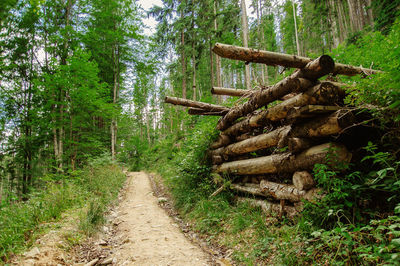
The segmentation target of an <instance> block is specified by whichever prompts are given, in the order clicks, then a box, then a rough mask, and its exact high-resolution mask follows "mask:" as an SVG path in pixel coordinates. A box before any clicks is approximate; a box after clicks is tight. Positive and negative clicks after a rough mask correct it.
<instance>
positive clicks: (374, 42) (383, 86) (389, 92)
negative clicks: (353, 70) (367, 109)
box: [332, 20, 400, 120]
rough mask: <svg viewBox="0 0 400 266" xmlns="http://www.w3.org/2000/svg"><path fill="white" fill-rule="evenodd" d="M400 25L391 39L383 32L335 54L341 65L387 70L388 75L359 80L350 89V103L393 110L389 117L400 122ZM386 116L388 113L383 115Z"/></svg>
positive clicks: (392, 31) (337, 50) (397, 25)
mask: <svg viewBox="0 0 400 266" xmlns="http://www.w3.org/2000/svg"><path fill="white" fill-rule="evenodd" d="M399 41H400V21H399V20H397V21H396V22H395V23H394V24H393V26H392V28H391V30H390V32H389V33H388V35H383V34H382V33H380V32H370V33H366V34H363V36H362V37H361V38H359V39H358V40H357V41H356V43H355V44H350V45H347V46H345V45H340V46H339V47H338V48H337V49H335V50H334V51H333V52H332V55H333V57H334V58H335V59H336V60H337V61H339V62H346V63H349V64H352V65H357V66H359V65H362V66H364V67H366V68H368V67H372V68H374V69H380V70H383V71H384V73H380V74H376V75H373V76H370V77H368V78H366V79H357V84H356V86H355V87H351V88H349V89H348V91H349V96H348V97H347V102H348V103H349V104H353V105H363V104H366V103H367V104H373V105H376V109H378V108H379V107H384V108H387V107H389V109H388V110H387V111H386V114H387V115H389V116H390V117H389V119H390V118H392V117H393V116H394V117H395V119H396V120H399V119H400V114H399V113H400V100H399V99H400V74H399V73H400V65H399V60H398V58H399V57H400V46H399V45H398V43H399ZM383 114H385V113H383Z"/></svg>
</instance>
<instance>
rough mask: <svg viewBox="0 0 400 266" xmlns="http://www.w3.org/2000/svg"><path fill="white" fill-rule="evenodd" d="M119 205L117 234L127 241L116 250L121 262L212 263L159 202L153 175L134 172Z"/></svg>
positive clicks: (140, 263) (163, 263)
mask: <svg viewBox="0 0 400 266" xmlns="http://www.w3.org/2000/svg"><path fill="white" fill-rule="evenodd" d="M127 175H128V181H127V182H128V186H127V191H126V194H125V200H123V201H122V202H121V203H120V205H119V206H118V208H117V210H116V213H118V216H117V218H116V219H118V221H114V224H118V228H117V229H116V234H115V237H116V238H119V239H120V238H124V239H125V240H124V241H123V244H122V245H121V246H119V247H116V248H115V249H114V251H113V253H114V258H115V260H114V262H115V263H116V264H118V265H191V266H192V265H208V264H209V263H208V256H207V255H206V254H205V253H204V252H203V251H202V250H201V249H200V248H199V247H197V246H195V245H193V244H192V243H191V242H190V241H189V240H188V239H186V238H185V236H184V235H183V234H182V232H181V231H180V230H179V227H178V225H177V224H175V223H174V222H173V220H172V219H171V218H170V217H169V216H168V215H167V214H166V213H165V211H164V210H163V209H161V207H160V206H158V199H157V198H156V197H155V196H153V193H152V189H151V185H150V181H149V177H148V176H147V174H145V173H143V172H130V173H127Z"/></svg>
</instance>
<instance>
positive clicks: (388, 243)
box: [306, 216, 400, 265]
mask: <svg viewBox="0 0 400 266" xmlns="http://www.w3.org/2000/svg"><path fill="white" fill-rule="evenodd" d="M311 236H312V238H310V239H309V240H308V242H307V247H306V252H307V256H309V257H310V258H313V259H314V260H318V261H330V262H331V263H333V264H335V265H336V264H337V265H343V264H344V262H345V261H347V262H352V263H353V264H357V265H376V264H385V265H397V264H399V263H400V244H399V241H400V238H399V237H400V217H399V216H389V217H387V218H385V219H381V220H371V221H370V223H369V224H368V225H366V226H358V227H355V226H353V225H341V226H339V227H336V228H334V229H333V230H329V231H326V230H324V229H320V230H317V231H314V232H312V233H311Z"/></svg>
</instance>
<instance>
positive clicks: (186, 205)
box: [136, 118, 400, 265]
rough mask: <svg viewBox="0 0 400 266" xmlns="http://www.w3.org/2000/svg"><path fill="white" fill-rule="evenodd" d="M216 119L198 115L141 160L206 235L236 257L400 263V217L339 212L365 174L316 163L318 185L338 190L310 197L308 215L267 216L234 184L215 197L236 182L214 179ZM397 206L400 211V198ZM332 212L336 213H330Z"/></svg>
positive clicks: (264, 261) (245, 260)
mask: <svg viewBox="0 0 400 266" xmlns="http://www.w3.org/2000/svg"><path fill="white" fill-rule="evenodd" d="M186 122H188V121H186ZM214 126H215V120H214V119H213V118H193V121H192V124H190V120H189V125H188V128H190V130H188V132H186V133H184V135H182V134H183V133H182V132H181V133H179V134H178V135H177V136H171V137H169V138H166V139H164V140H161V141H160V142H159V143H158V144H156V145H154V146H153V147H151V148H149V149H148V150H145V151H143V153H142V154H144V156H143V157H142V158H141V160H142V162H141V163H139V164H137V165H141V166H142V169H147V170H152V171H154V172H158V173H159V174H160V175H161V176H162V177H163V180H164V182H165V184H166V185H167V187H168V188H169V190H170V192H171V195H172V196H173V198H174V203H175V208H176V209H177V211H178V212H179V213H180V214H181V216H182V217H183V218H184V219H185V220H186V221H188V222H190V223H191V224H192V225H193V227H194V230H196V231H197V232H198V233H199V234H202V235H203V237H204V238H206V239H207V240H208V241H210V242H212V243H213V244H217V245H223V246H225V247H226V248H228V249H230V250H232V255H231V258H232V259H233V260H234V261H235V262H236V263H238V264H240V265H257V264H259V265H309V264H315V265H325V264H333V265H345V264H349V265H359V264H360V265H371V264H382V265H384V264H388V265H398V264H399V263H400V218H399V217H400V216H392V217H387V218H385V219H381V218H379V217H377V218H379V219H377V220H376V221H373V220H371V221H369V220H368V219H367V218H366V219H364V220H365V222H364V223H363V224H362V223H361V222H359V223H354V224H344V223H343V219H341V217H342V216H341V213H343V212H344V211H343V210H344V208H346V206H347V205H346V203H348V202H347V201H343V195H346V194H345V193H344V192H346V193H358V191H359V190H357V189H354V188H353V187H354V184H353V183H352V182H358V181H359V178H358V179H357V178H354V177H353V176H351V174H349V175H347V176H344V177H338V178H335V179H333V178H329V175H328V174H329V172H328V170H326V169H325V170H324V169H322V168H321V167H319V168H317V169H316V170H318V171H317V174H316V178H317V181H319V184H322V185H324V184H325V185H326V186H328V188H327V189H331V190H334V192H335V193H330V197H326V198H327V200H325V201H321V202H320V203H319V205H315V204H306V205H305V206H306V208H305V210H306V211H304V212H303V213H304V216H303V217H302V218H300V219H298V220H296V221H291V220H288V219H279V218H278V217H267V216H265V215H264V214H263V213H262V211H261V210H260V209H257V208H253V207H251V206H249V205H248V204H245V203H240V204H236V202H235V198H234V195H233V194H231V192H229V190H226V191H224V192H223V193H221V194H219V195H218V196H216V197H214V198H209V195H210V194H211V193H212V192H214V191H215V190H216V189H217V188H218V187H219V186H220V185H221V183H224V182H230V181H231V180H228V179H229V178H225V179H226V180H222V181H220V183H219V184H218V185H216V184H214V181H213V177H212V175H211V167H210V163H209V162H208V161H207V157H206V154H207V147H208V146H209V144H210V142H211V141H212V140H213V138H215V135H216V132H215V130H214V128H215V127H214ZM378 155H379V156H380V157H379V158H378V159H382V158H383V157H382V156H381V155H382V153H377V154H376V156H378ZM374 158H375V157H374ZM385 158H386V157H385ZM385 158H383V159H385ZM375 159H376V158H375ZM137 165H136V166H137ZM389 177H390V176H389ZM385 180H386V181H387V180H388V178H385ZM393 189H394V188H392V190H393ZM364 194H365V192H364ZM349 195H350V194H349ZM345 199H346V198H345ZM350 199H351V197H350ZM307 206H308V207H307ZM350 206H353V205H350ZM335 208H336V209H335ZM397 208H398V212H399V213H400V205H398V207H397ZM351 209H352V208H350V210H351ZM307 210H308V211H307ZM310 210H311V211H310ZM332 213H333V214H336V215H333V216H332V215H331V214H332ZM364 220H363V221H364ZM319 221H326V222H325V224H327V225H329V226H325V227H323V226H324V224H323V223H321V222H320V223H318V222H319ZM328 222H329V223H328Z"/></svg>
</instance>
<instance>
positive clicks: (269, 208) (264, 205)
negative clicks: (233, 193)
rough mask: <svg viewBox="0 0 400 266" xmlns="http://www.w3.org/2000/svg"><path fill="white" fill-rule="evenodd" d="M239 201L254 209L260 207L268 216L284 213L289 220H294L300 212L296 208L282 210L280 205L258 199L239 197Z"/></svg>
mask: <svg viewBox="0 0 400 266" xmlns="http://www.w3.org/2000/svg"><path fill="white" fill-rule="evenodd" d="M237 201H238V202H245V203H249V204H250V205H251V206H253V207H260V208H261V209H262V210H263V212H264V213H266V214H267V215H270V214H279V213H281V212H282V211H283V212H284V213H285V214H286V215H287V216H288V217H289V218H294V217H295V216H296V215H297V214H298V211H297V210H296V209H295V208H294V207H291V206H284V207H283V210H282V207H281V206H280V204H278V203H272V202H269V201H267V200H257V199H249V198H244V197H238V199H237Z"/></svg>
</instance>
